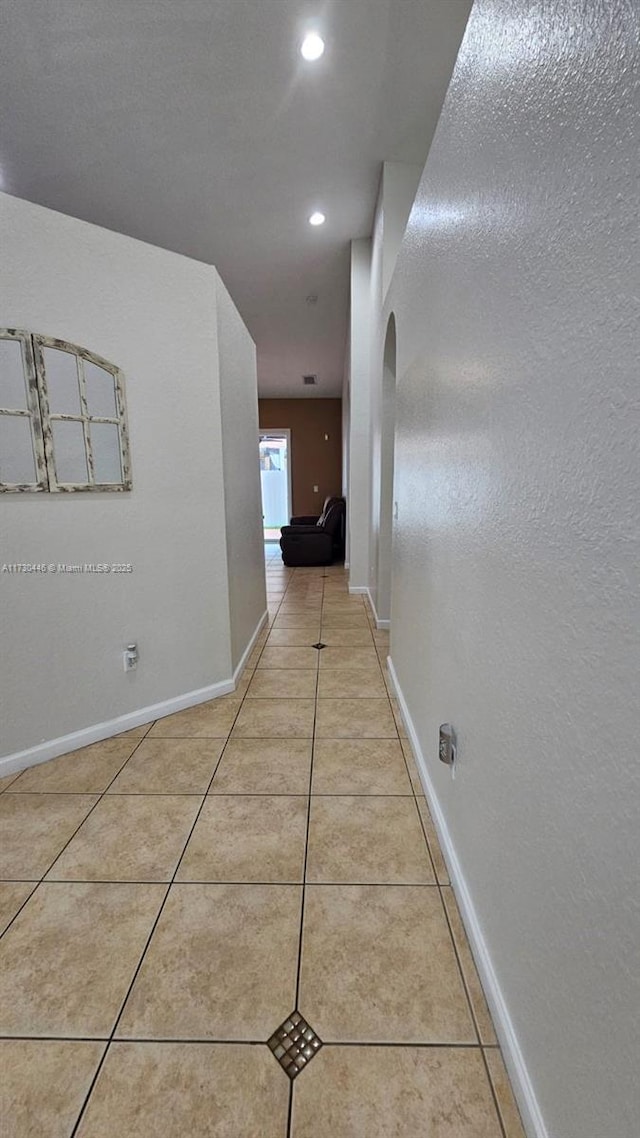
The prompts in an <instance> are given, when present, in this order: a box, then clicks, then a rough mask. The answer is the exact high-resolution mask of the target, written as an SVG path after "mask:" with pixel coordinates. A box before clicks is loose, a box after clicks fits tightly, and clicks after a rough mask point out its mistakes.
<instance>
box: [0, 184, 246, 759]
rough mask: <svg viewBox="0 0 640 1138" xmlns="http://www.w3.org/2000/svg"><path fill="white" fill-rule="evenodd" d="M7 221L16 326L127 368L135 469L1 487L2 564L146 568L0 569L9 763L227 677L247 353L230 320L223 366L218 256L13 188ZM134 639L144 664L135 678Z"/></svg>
mask: <svg viewBox="0 0 640 1138" xmlns="http://www.w3.org/2000/svg"><path fill="white" fill-rule="evenodd" d="M0 230H1V232H2V258H0V311H1V313H2V321H3V323H4V324H5V325H7V326H9V327H12V326H13V327H19V328H25V329H28V330H31V331H37V332H42V333H45V334H47V335H52V336H56V337H59V338H62V339H66V340H70V341H71V342H73V343H77V344H80V345H81V346H83V347H86V348H89V349H91V350H92V351H94V352H97V353H98V354H99V355H102V356H104V357H106V359H108V360H110V361H112V362H114V363H116V364H117V365H119V366H120V367H121V368H122V370H123V372H124V377H125V384H126V395H127V405H128V419H129V433H130V439H131V464H132V471H133V489H132V491H131V492H127V493H90V494H89V493H86V494H83V493H77V494H62V493H61V494H3V495H2V496H0V562H2V563H20V562H32V563H40V562H44V563H49V562H51V563H58V562H60V563H64V564H84V563H92V562H97V563H111V562H124V563H127V562H128V563H131V564H132V565H133V571H132V572H131V573H127V574H122V575H115V574H114V575H109V576H106V575H89V574H77V575H76V574H73V575H66V576H65V575H51V574H38V575H36V574H0V606H1V608H0V617H1V626H2V627H1V642H2V652H1V653H0V702H1V708H0V756H9V755H14V754H15V753H16V752H21V751H23V750H26V749H30V748H34V747H38V745H40V744H48V743H49V741H51V740H56V739H58V738H59V737H61V736H65V735H67V734H68V733H71V732H76V731H80V730H83V729H92V728H94V727H95V726H96V725H100V724H102V723H108V722H109V721H111V720H113V719H114V718H116V717H118V716H122V715H125V714H128V713H133V712H136V711H138V710H139V709H143V708H147V707H149V706H150V705H155V704H163V703H164V702H165V701H172V700H175V699H177V698H179V697H183V696H187V697H190V693H196V692H198V691H199V690H200V689H210V688H211V687H212V686H215V685H224V684H225V683H226V682H228V681H229V679H230V676H231V671H232V667H231V644H230V614H229V599H228V582H227V553H226V525H225V500H224V486H223V468H222V430H221V408H220V367H222V376H223V381H224V378H225V376H226V375H231V374H233V366H232V362H233V361H232V360H231V361H230V359H229V357H233V355H234V353H235V352H236V347H235V346H234V344H232V343H227V340H226V339H225V334H224V320H223V322H222V328H221V343H222V346H223V355H222V364H220V361H219V359H218V343H217V336H216V301H217V298H216V288H217V280H218V278H217V273H216V272H215V269H213V268H212V267H210V266H207V265H203V264H201V263H199V262H196V261H191V260H189V259H188V258H186V257H182V256H178V255H175V254H173V253H169V252H166V251H164V250H160V249H156V248H154V247H153V246H151V245H146V244H144V243H142V242H140V241H135V240H132V239H130V238H127V237H123V236H121V235H119V234H116V233H112V232H109V231H107V230H104V229H99V228H98V227H96V226H93V225H88V224H86V223H84V222H81V221H77V220H75V219H73V218H70V217H66V216H64V215H62V214H59V213H55V212H53V211H52V210H47V209H43V208H41V207H39V206H35V205H32V204H30V203H29V202H24V201H20V200H18V199H16V198H12V197H9V196H8V195H0ZM218 299H220V294H218ZM242 350H244V347H242ZM256 423H257V415H255V413H254V419H253V421H252V422H250V421H249V420H247V424H246V426H245V428H244V430H245V432H246V431H248V432H249V433H250V436H251V444H252V446H253V445H254V444H255V433H254V431H255V428H256ZM241 431H242V428H240V427H238V432H237V437H236V439H235V445H237V446H238V447H241V446H242V443H243V436H242V433H241ZM236 507H237V508H236V509H235V510H234V515H233V518H232V519H231V520H232V524H233V522H234V520H235V519H237V517H238V516H239V515H240V514H241V513H242V511H241V507H240V503H238V502H237V503H236ZM256 522H257V525H258V526H259V518H258V519H256ZM257 532H258V541H257V543H256V557H257V568H256V572H259V573H260V574H261V575H262V578H261V579H262V581H264V564H263V554H262V549H261V546H260V541H259V534H260V531H259V528H258V530H257ZM246 572H248V570H246V569H245V573H246ZM234 596H235V594H234ZM240 603H241V601H240V599H238V598H237V597H235V600H234V605H236V606H239V605H240ZM247 608H248V609H249V610H250V611H252V612H253V610H255V609H256V598H255V597H254V598H253V599H252V598H249V599H248V602H247ZM263 608H264V606H263ZM258 615H260V614H258ZM256 619H257V617H256ZM132 641H136V642H137V644H138V646H139V650H140V663H139V665H138V669H137V671H135V672H131V673H128V674H125V673H124V669H123V662H122V652H123V649H124V647H125V645H126V644H128V643H130V642H132ZM236 650H237V649H236ZM225 690H229V688H228V686H227V688H226V689H225ZM211 694H213V693H211ZM201 698H204V695H202V696H201ZM188 701H189V700H188ZM190 701H191V702H193V700H190ZM176 709H177V708H175V707H172V708H171V710H176ZM157 714H162V711H158V712H157ZM121 729H122V728H121ZM107 733H109V732H108V731H107ZM82 741H83V742H90V741H91V739H89V738H86V737H85V738H83V740H82ZM75 745H76V746H79V745H80V741H78V742H77V743H75ZM62 749H63V750H64V749H67V750H68V749H69V747H66V748H65V747H63V748H62ZM44 757H47V756H44ZM11 761H13V760H11ZM31 761H33V760H31ZM19 765H24V762H21V763H20V764H19ZM0 773H2V772H1V771H0Z"/></svg>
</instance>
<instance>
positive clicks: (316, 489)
mask: <svg viewBox="0 0 640 1138" xmlns="http://www.w3.org/2000/svg"><path fill="white" fill-rule="evenodd" d="M313 492H314V494H317V493H318V487H317V486H314V487H313Z"/></svg>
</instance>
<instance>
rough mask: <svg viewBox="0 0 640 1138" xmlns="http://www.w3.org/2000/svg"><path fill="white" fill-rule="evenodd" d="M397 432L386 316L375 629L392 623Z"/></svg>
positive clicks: (391, 335)
mask: <svg viewBox="0 0 640 1138" xmlns="http://www.w3.org/2000/svg"><path fill="white" fill-rule="evenodd" d="M395 432H396V321H395V317H394V315H393V313H392V314H391V316H390V317H389V323H388V325H387V335H386V339H385V343H384V363H383V369H382V407H381V432H380V528H379V531H378V575H377V582H378V589H377V598H376V600H377V604H376V608H377V614H378V626H379V627H380V628H389V625H390V622H391V567H392V563H393V552H392V546H393V471H394V460H395Z"/></svg>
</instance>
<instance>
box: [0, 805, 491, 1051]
mask: <svg viewBox="0 0 640 1138" xmlns="http://www.w3.org/2000/svg"><path fill="white" fill-rule="evenodd" d="M299 797H300V798H302V797H303V795H299ZM14 884H16V885H17V884H23V882H22V881H21V880H20V879H12V878H7V879H6V880H3V881H0V885H14ZM24 884H25V885H31V884H32V885H33V886H34V889H33V890H32V893H33V892H35V889H36V887H37V886H38V885H167V886H168V885H173V886H175V887H176V888H178V887H179V886H182V885H212V886H213V885H261V886H265V887H267V886H273V888H274V889H277V888H281V887H282V886H285V885H286V886H289V887H292V888H296V889H297V888H298V887H299V886H301V885H304V884H305V882H303V881H302V879H299V880H298V881H248V880H246V879H245V880H244V881H242V880H235V881H214V880H211V879H210V878H201V879H198V878H190V879H189V880H186V881H173V880H171V879H167V878H165V879H164V880H159V879H158V878H157V877H156V878H152V877H146V878H130V877H127V878H123V877H120V878H113V877H99V878H98V877H59V878H55V879H54V880H52V881H43V882H40V881H34V882H28V881H25V882H24ZM306 884H307V885H311V886H313V888H314V889H325V888H327V889H328V888H335V887H336V886H340V888H345V889H363V888H369V887H370V888H371V889H436V888H437V887H438V885H437V882H435V881H307V882H306ZM30 895H31V894H30ZM27 900H28V898H27ZM25 904H26V902H25ZM483 1046H485V1047H488V1046H491V1045H490V1044H483Z"/></svg>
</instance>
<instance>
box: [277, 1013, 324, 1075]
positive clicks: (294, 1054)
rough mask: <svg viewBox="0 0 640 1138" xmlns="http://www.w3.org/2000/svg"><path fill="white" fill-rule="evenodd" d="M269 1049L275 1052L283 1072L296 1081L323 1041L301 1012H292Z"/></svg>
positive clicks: (281, 1025)
mask: <svg viewBox="0 0 640 1138" xmlns="http://www.w3.org/2000/svg"><path fill="white" fill-rule="evenodd" d="M267 1047H269V1048H270V1049H271V1051H272V1052H273V1054H274V1056H275V1058H276V1059H277V1060H278V1063H279V1064H280V1066H281V1067H282V1070H283V1071H285V1072H286V1074H287V1075H288V1076H289V1078H290V1079H295V1078H296V1076H297V1075H299V1074H300V1072H301V1071H303V1070H304V1068H305V1067H306V1066H307V1064H309V1063H310V1062H311V1060H312V1059H313V1058H314V1056H315V1055H317V1054H318V1051H319V1050H320V1048H321V1047H322V1040H321V1039H320V1037H319V1036H318V1035H316V1033H315V1031H314V1030H313V1028H312V1027H311V1026H310V1025H309V1024H308V1023H307V1021H306V1019H305V1018H304V1016H301V1015H300V1012H292V1014H291V1015H290V1016H289V1018H288V1019H286V1020H285V1021H284V1023H281V1024H280V1027H279V1028H278V1029H277V1030H276V1031H274V1033H273V1035H272V1036H271V1039H270V1040H269V1041H268V1043H267Z"/></svg>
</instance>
